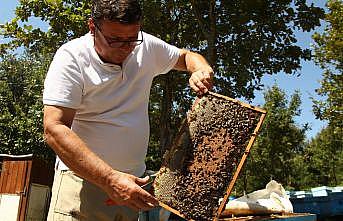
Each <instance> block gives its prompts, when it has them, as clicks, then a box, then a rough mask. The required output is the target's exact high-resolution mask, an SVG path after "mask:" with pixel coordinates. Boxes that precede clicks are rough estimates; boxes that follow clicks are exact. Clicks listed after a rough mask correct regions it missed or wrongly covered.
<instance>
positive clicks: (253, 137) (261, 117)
mask: <svg viewBox="0 0 343 221" xmlns="http://www.w3.org/2000/svg"><path fill="white" fill-rule="evenodd" d="M209 94H210V95H213V96H214V97H217V98H221V99H225V100H228V101H230V102H233V103H236V104H238V105H240V106H242V107H244V108H248V109H251V110H254V111H255V112H258V113H259V114H260V115H259V120H258V122H257V124H256V127H255V129H254V131H253V133H252V134H250V139H248V140H249V142H248V144H247V146H246V148H245V151H244V153H243V155H242V157H241V158H240V160H239V163H238V166H237V168H236V170H235V171H234V172H233V174H234V175H233V176H232V179H231V181H230V183H229V185H228V187H227V188H226V193H225V195H224V197H223V200H222V201H221V203H220V205H219V208H218V210H217V212H216V216H215V217H214V219H213V220H214V221H218V219H219V217H220V215H221V213H222V212H223V211H224V209H225V205H226V203H227V201H228V198H229V196H230V193H231V191H232V189H233V187H234V184H235V182H236V180H237V178H238V176H239V174H240V172H241V170H242V168H243V166H244V163H245V162H246V159H247V157H248V155H249V153H250V149H251V147H252V145H253V143H254V141H255V140H256V137H257V135H258V131H259V130H260V128H261V126H262V123H263V121H264V119H265V116H266V111H265V110H263V109H261V108H259V107H255V106H252V105H249V104H246V103H244V102H241V101H239V100H236V99H233V98H229V97H226V96H223V95H220V94H216V93H213V92H209ZM199 101H200V99H199V98H198V99H197V100H196V101H195V102H194V104H193V106H192V110H194V108H195V106H196V105H197V103H198V102H199ZM186 125H187V122H185V123H184V124H183V125H182V127H181V130H183V129H184V128H185V126H186ZM176 139H178V138H176ZM159 205H160V206H161V207H163V208H165V209H166V210H168V211H170V212H172V213H174V214H176V215H178V216H180V217H182V218H184V219H186V217H185V216H184V215H182V214H181V213H180V212H179V211H178V210H176V209H174V208H171V207H170V206H168V205H167V204H165V203H163V202H159Z"/></svg>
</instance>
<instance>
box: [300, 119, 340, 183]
mask: <svg viewBox="0 0 343 221" xmlns="http://www.w3.org/2000/svg"><path fill="white" fill-rule="evenodd" d="M334 130H335V128H333V127H331V126H330V125H329V126H327V127H326V128H324V129H323V130H322V131H321V132H320V133H319V134H318V135H317V136H316V137H315V138H313V139H312V140H311V141H310V142H309V144H308V145H307V146H306V148H305V151H304V167H303V169H304V171H305V174H304V183H303V184H304V186H305V187H314V186H322V185H325V186H337V185H343V140H342V135H343V134H338V133H335V132H334Z"/></svg>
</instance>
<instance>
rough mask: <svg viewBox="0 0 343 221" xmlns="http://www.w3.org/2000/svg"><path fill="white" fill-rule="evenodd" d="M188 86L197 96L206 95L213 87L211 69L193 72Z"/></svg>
mask: <svg viewBox="0 0 343 221" xmlns="http://www.w3.org/2000/svg"><path fill="white" fill-rule="evenodd" d="M189 84H190V86H191V88H192V89H193V90H194V91H195V92H196V93H197V94H198V95H203V94H205V93H207V92H208V91H209V90H211V89H212V87H213V70H212V68H210V67H209V68H204V69H200V70H197V71H195V72H193V73H192V74H191V77H190V78H189Z"/></svg>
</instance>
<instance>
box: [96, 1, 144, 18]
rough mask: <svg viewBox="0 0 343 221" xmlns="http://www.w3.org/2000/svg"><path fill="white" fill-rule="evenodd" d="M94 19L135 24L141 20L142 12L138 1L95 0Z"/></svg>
mask: <svg viewBox="0 0 343 221" xmlns="http://www.w3.org/2000/svg"><path fill="white" fill-rule="evenodd" d="M92 2H93V4H92V18H93V19H94V22H96V23H97V24H99V22H100V20H102V19H103V20H109V21H116V22H120V23H126V24H133V23H137V22H139V21H140V20H141V17H142V10H141V7H140V5H139V1H137V0H93V1H92Z"/></svg>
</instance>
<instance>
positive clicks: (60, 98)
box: [43, 46, 83, 109]
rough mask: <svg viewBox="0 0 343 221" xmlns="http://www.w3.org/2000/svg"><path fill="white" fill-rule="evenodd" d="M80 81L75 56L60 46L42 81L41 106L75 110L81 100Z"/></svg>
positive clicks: (79, 72) (81, 84)
mask: <svg viewBox="0 0 343 221" xmlns="http://www.w3.org/2000/svg"><path fill="white" fill-rule="evenodd" d="M82 79H83V78H82V73H81V71H80V69H79V66H78V64H77V61H76V58H75V56H74V55H73V54H72V53H71V52H69V51H68V50H66V49H65V48H64V47H63V46H62V47H61V48H60V49H58V50H57V52H56V54H55V56H54V59H53V61H52V62H51V64H50V67H49V70H48V73H47V76H46V78H45V81H44V91H43V104H44V105H56V106H62V107H68V108H73V109H77V108H78V107H79V106H80V104H81V99H82V90H83V80H82Z"/></svg>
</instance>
